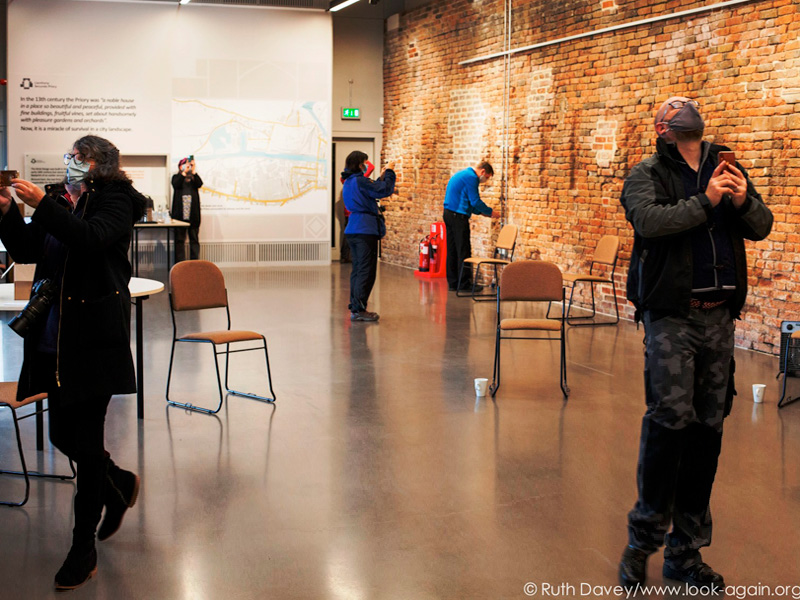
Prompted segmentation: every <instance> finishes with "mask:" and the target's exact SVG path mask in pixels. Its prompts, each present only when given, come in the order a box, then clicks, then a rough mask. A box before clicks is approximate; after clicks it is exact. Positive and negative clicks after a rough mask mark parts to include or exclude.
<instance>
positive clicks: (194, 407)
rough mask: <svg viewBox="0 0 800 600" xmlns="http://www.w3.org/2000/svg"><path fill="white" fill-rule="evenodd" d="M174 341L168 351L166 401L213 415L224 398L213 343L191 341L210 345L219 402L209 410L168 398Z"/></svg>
mask: <svg viewBox="0 0 800 600" xmlns="http://www.w3.org/2000/svg"><path fill="white" fill-rule="evenodd" d="M176 341H177V340H174V339H173V341H172V352H171V353H170V359H169V373H168V375H167V396H166V398H167V403H168V404H171V405H172V406H179V407H181V408H185V409H187V410H193V411H196V412H201V413H205V414H207V415H213V414H216V413H218V412H219V409H220V408H222V403H223V401H224V400H225V398H224V396H223V395H222V377H221V376H220V372H219V361H218V360H217V349H216V347H215V346H214V344H212V343H211V342H208V341H205V340H198V341H197V342H193V343H200V344H209V345H210V346H211V352H212V353H213V355H214V367H215V369H216V373H217V389H218V391H219V404H218V405H217V408H216V410H211V409H210V408H203V407H202V406H196V405H194V404H192V403H191V402H176V401H175V400H170V399H169V384H170V377H171V375H172V361H173V357H174V354H175V342H176Z"/></svg>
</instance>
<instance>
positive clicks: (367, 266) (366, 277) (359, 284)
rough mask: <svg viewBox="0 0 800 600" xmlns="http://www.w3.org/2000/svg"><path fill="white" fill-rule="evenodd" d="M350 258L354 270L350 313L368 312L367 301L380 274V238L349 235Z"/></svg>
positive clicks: (351, 273)
mask: <svg viewBox="0 0 800 600" xmlns="http://www.w3.org/2000/svg"><path fill="white" fill-rule="evenodd" d="M346 237H347V242H348V243H349V244H350V258H351V259H352V260H353V269H352V271H351V272H350V305H349V308H350V312H361V311H364V310H367V301H368V300H369V295H370V294H371V293H372V286H374V285H375V276H376V275H377V273H378V240H379V239H380V238H378V236H377V235H367V234H360V233H355V234H348V235H347V236H346Z"/></svg>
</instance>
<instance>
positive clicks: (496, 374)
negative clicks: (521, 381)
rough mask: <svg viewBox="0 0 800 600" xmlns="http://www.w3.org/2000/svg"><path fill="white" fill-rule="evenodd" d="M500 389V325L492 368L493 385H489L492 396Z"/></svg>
mask: <svg viewBox="0 0 800 600" xmlns="http://www.w3.org/2000/svg"><path fill="white" fill-rule="evenodd" d="M498 389H500V327H499V326H498V328H497V334H496V337H495V342H494V367H493V368H492V385H490V386H489V393H491V395H492V398H494V395H495V394H496V393H497V390H498Z"/></svg>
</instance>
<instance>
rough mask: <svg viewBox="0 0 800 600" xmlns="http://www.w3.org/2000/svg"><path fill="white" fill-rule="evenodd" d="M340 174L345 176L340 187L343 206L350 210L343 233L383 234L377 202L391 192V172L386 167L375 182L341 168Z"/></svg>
mask: <svg viewBox="0 0 800 600" xmlns="http://www.w3.org/2000/svg"><path fill="white" fill-rule="evenodd" d="M342 177H345V178H346V179H345V182H344V187H342V198H343V200H344V206H345V208H346V209H347V210H349V211H350V217H349V219H348V221H347V227H345V230H344V232H345V234H346V235H347V234H368V235H377V236H378V237H383V236H384V235H386V226H385V225H384V223H383V216H382V215H381V212H380V210H378V202H377V201H378V199H379V198H386V197H388V196H391V195H392V194H393V193H394V182H395V179H396V176H395V173H394V171H392V170H391V169H386V171H384V174H383V178H382V179H377V180H375V181H372V180H371V179H369V178H367V177H364V174H363V173H361V172H358V173H351V172H349V171H344V172H343V173H342Z"/></svg>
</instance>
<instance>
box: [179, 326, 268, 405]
mask: <svg viewBox="0 0 800 600" xmlns="http://www.w3.org/2000/svg"><path fill="white" fill-rule="evenodd" d="M175 341H176V340H173V343H172V352H171V353H170V362H169V372H168V374H167V395H166V399H167V402H168V403H169V404H171V405H172V406H179V407H181V408H185V409H187V410H193V411H197V412H201V413H205V414H207V415H214V414H217V413H218V412H219V411H220V409H221V408H222V404H223V402H224V401H225V396H224V393H223V386H222V374H221V373H220V369H219V355H220V354H224V355H225V387H224V391H225V392H227V393H229V394H232V395H234V396H242V397H244V398H251V399H253V400H260V401H262V402H269V403H272V402H275V400H276V396H275V392H274V391H273V389H272V373H271V371H270V366H269V352H268V349H267V339H266V337H264V336H261V342H262V344H263V346H262V347H263V349H264V360H265V362H266V365H267V380H268V382H269V392H270V394H271V395H272V397H271V398H270V397H267V396H260V395H258V394H253V393H251V392H242V391H239V390H233V389H230V386H229V385H228V374H229V372H230V355H231V353H232V352H247V351H249V350H259V348H258V347H255V348H247V349H244V350H233V351H232V350H231V349H230V344H225V350H224V351H223V352H217V348H216V345H214V344H213V343H212V342H209V341H206V340H197V341H195V342H191V343H201V344H209V345H210V346H211V351H212V353H213V355H214V369H215V372H216V375H217V391H218V393H219V404H218V405H217V408H216V409H210V408H204V407H202V406H197V405H195V404H192V403H191V402H177V401H175V400H170V398H169V386H170V379H171V375H172V364H173V360H174V354H175ZM253 341H255V340H253Z"/></svg>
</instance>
